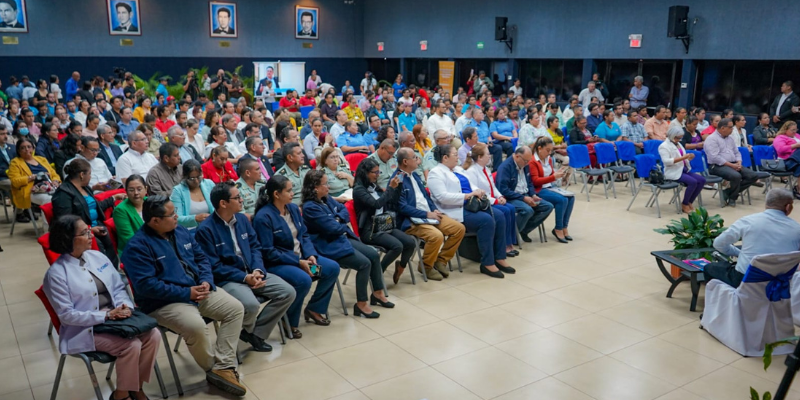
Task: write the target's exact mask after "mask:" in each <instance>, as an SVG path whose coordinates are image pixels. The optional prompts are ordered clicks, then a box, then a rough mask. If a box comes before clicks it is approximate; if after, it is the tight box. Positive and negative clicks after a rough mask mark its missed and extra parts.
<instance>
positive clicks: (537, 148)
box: [528, 136, 575, 243]
mask: <svg viewBox="0 0 800 400" xmlns="http://www.w3.org/2000/svg"><path fill="white" fill-rule="evenodd" d="M553 147H554V144H553V139H551V138H549V137H547V136H540V137H539V138H537V139H536V142H535V143H534V144H533V158H532V159H531V162H530V163H529V164H528V165H529V166H530V169H531V180H532V181H533V187H534V189H536V194H537V195H539V197H541V198H543V199H545V200H547V201H549V202H550V203H552V204H553V206H554V207H555V212H554V214H555V215H556V227H555V229H553V236H555V237H556V239H557V240H558V241H559V242H561V243H568V241H570V240H572V237H571V236H569V229H568V227H569V217H570V216H571V215H572V207H573V206H574V205H575V196H573V195H570V196H565V195H563V194H561V193H558V192H555V191H553V190H551V189H554V188H556V184H557V183H560V179H561V178H563V177H564V176H565V175H566V174H567V170H566V168H564V167H562V168H560V169H556V168H555V164H554V163H553V157H551V156H550V155H551V154H552V153H553Z"/></svg>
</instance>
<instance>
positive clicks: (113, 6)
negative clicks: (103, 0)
mask: <svg viewBox="0 0 800 400" xmlns="http://www.w3.org/2000/svg"><path fill="white" fill-rule="evenodd" d="M108 26H109V28H110V33H111V34H112V35H140V34H141V32H140V30H139V0H109V1H108Z"/></svg>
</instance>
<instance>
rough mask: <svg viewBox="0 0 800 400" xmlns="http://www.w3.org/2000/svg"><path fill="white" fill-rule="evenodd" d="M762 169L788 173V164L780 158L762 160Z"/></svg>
mask: <svg viewBox="0 0 800 400" xmlns="http://www.w3.org/2000/svg"><path fill="white" fill-rule="evenodd" d="M761 167H762V168H764V169H765V170H767V171H773V172H786V163H784V162H783V160H781V159H780V158H777V159H774V160H761Z"/></svg>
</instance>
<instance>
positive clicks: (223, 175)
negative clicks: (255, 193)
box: [202, 147, 239, 183]
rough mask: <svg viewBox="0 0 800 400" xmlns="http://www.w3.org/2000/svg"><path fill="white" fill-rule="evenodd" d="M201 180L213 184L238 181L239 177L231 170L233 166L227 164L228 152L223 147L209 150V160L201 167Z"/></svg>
mask: <svg viewBox="0 0 800 400" xmlns="http://www.w3.org/2000/svg"><path fill="white" fill-rule="evenodd" d="M202 170H203V178H205V179H210V180H211V181H213V182H214V183H220V182H228V181H234V182H235V181H238V180H239V175H237V174H236V171H234V170H233V165H231V163H230V162H228V150H227V149H226V148H224V147H215V148H214V150H211V159H210V160H208V161H207V162H206V163H205V164H203V165H202Z"/></svg>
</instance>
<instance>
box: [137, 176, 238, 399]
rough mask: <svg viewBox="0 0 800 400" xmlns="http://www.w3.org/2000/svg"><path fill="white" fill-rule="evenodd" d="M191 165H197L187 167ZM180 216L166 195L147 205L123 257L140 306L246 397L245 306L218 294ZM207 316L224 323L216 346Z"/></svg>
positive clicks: (221, 383) (219, 383)
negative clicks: (242, 372)
mask: <svg viewBox="0 0 800 400" xmlns="http://www.w3.org/2000/svg"><path fill="white" fill-rule="evenodd" d="M192 163H196V162H195V161H189V162H187V164H192ZM198 172H199V171H198ZM174 195H175V193H173V196H174ZM177 216H178V214H177V213H176V210H175V205H174V204H173V203H172V202H171V201H170V200H169V199H168V198H166V197H164V196H151V197H148V198H147V200H145V202H144V206H143V207H142V219H143V220H144V223H145V225H144V226H143V227H142V229H140V230H139V231H138V232H136V234H135V235H134V236H133V238H132V239H131V240H130V242H128V246H127V247H126V248H125V251H124V252H123V253H122V262H123V264H124V265H125V273H126V274H127V276H128V278H129V279H130V281H131V286H132V291H133V293H134V297H135V300H136V304H137V305H138V306H139V308H140V309H141V310H142V311H143V312H145V313H147V314H149V315H150V316H151V317H153V318H155V319H156V320H157V321H158V324H159V325H161V326H163V327H165V328H167V329H169V330H171V331H173V332H175V333H177V334H179V335H181V337H183V339H184V341H185V342H186V346H187V347H189V354H191V355H192V357H193V358H194V360H195V362H197V364H198V365H199V366H200V368H202V369H203V371H205V373H206V380H207V381H208V382H209V383H210V384H212V385H213V386H215V387H217V388H219V389H220V390H222V391H225V392H228V393H231V394H233V395H237V396H244V395H245V394H246V392H247V389H246V388H245V387H244V385H242V383H241V382H240V381H239V374H238V373H237V372H236V365H237V362H236V348H237V345H238V342H239V334H240V332H241V330H242V318H243V317H244V307H243V306H242V303H241V302H239V301H238V300H236V298H234V297H233V296H231V295H230V294H228V292H226V291H224V290H217V287H216V286H215V284H214V277H213V274H212V271H211V265H210V264H209V262H208V258H207V257H206V255H205V254H204V253H203V251H202V249H201V248H200V245H198V244H197V242H195V240H194V238H193V235H192V234H191V233H189V231H187V230H186V228H184V227H182V226H180V225H178V219H177V218H176V217H177ZM203 317H206V318H210V319H213V320H214V321H217V322H218V323H219V329H218V330H217V334H216V340H215V341H212V339H211V337H210V336H209V335H208V328H207V327H206V322H205V321H203Z"/></svg>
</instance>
